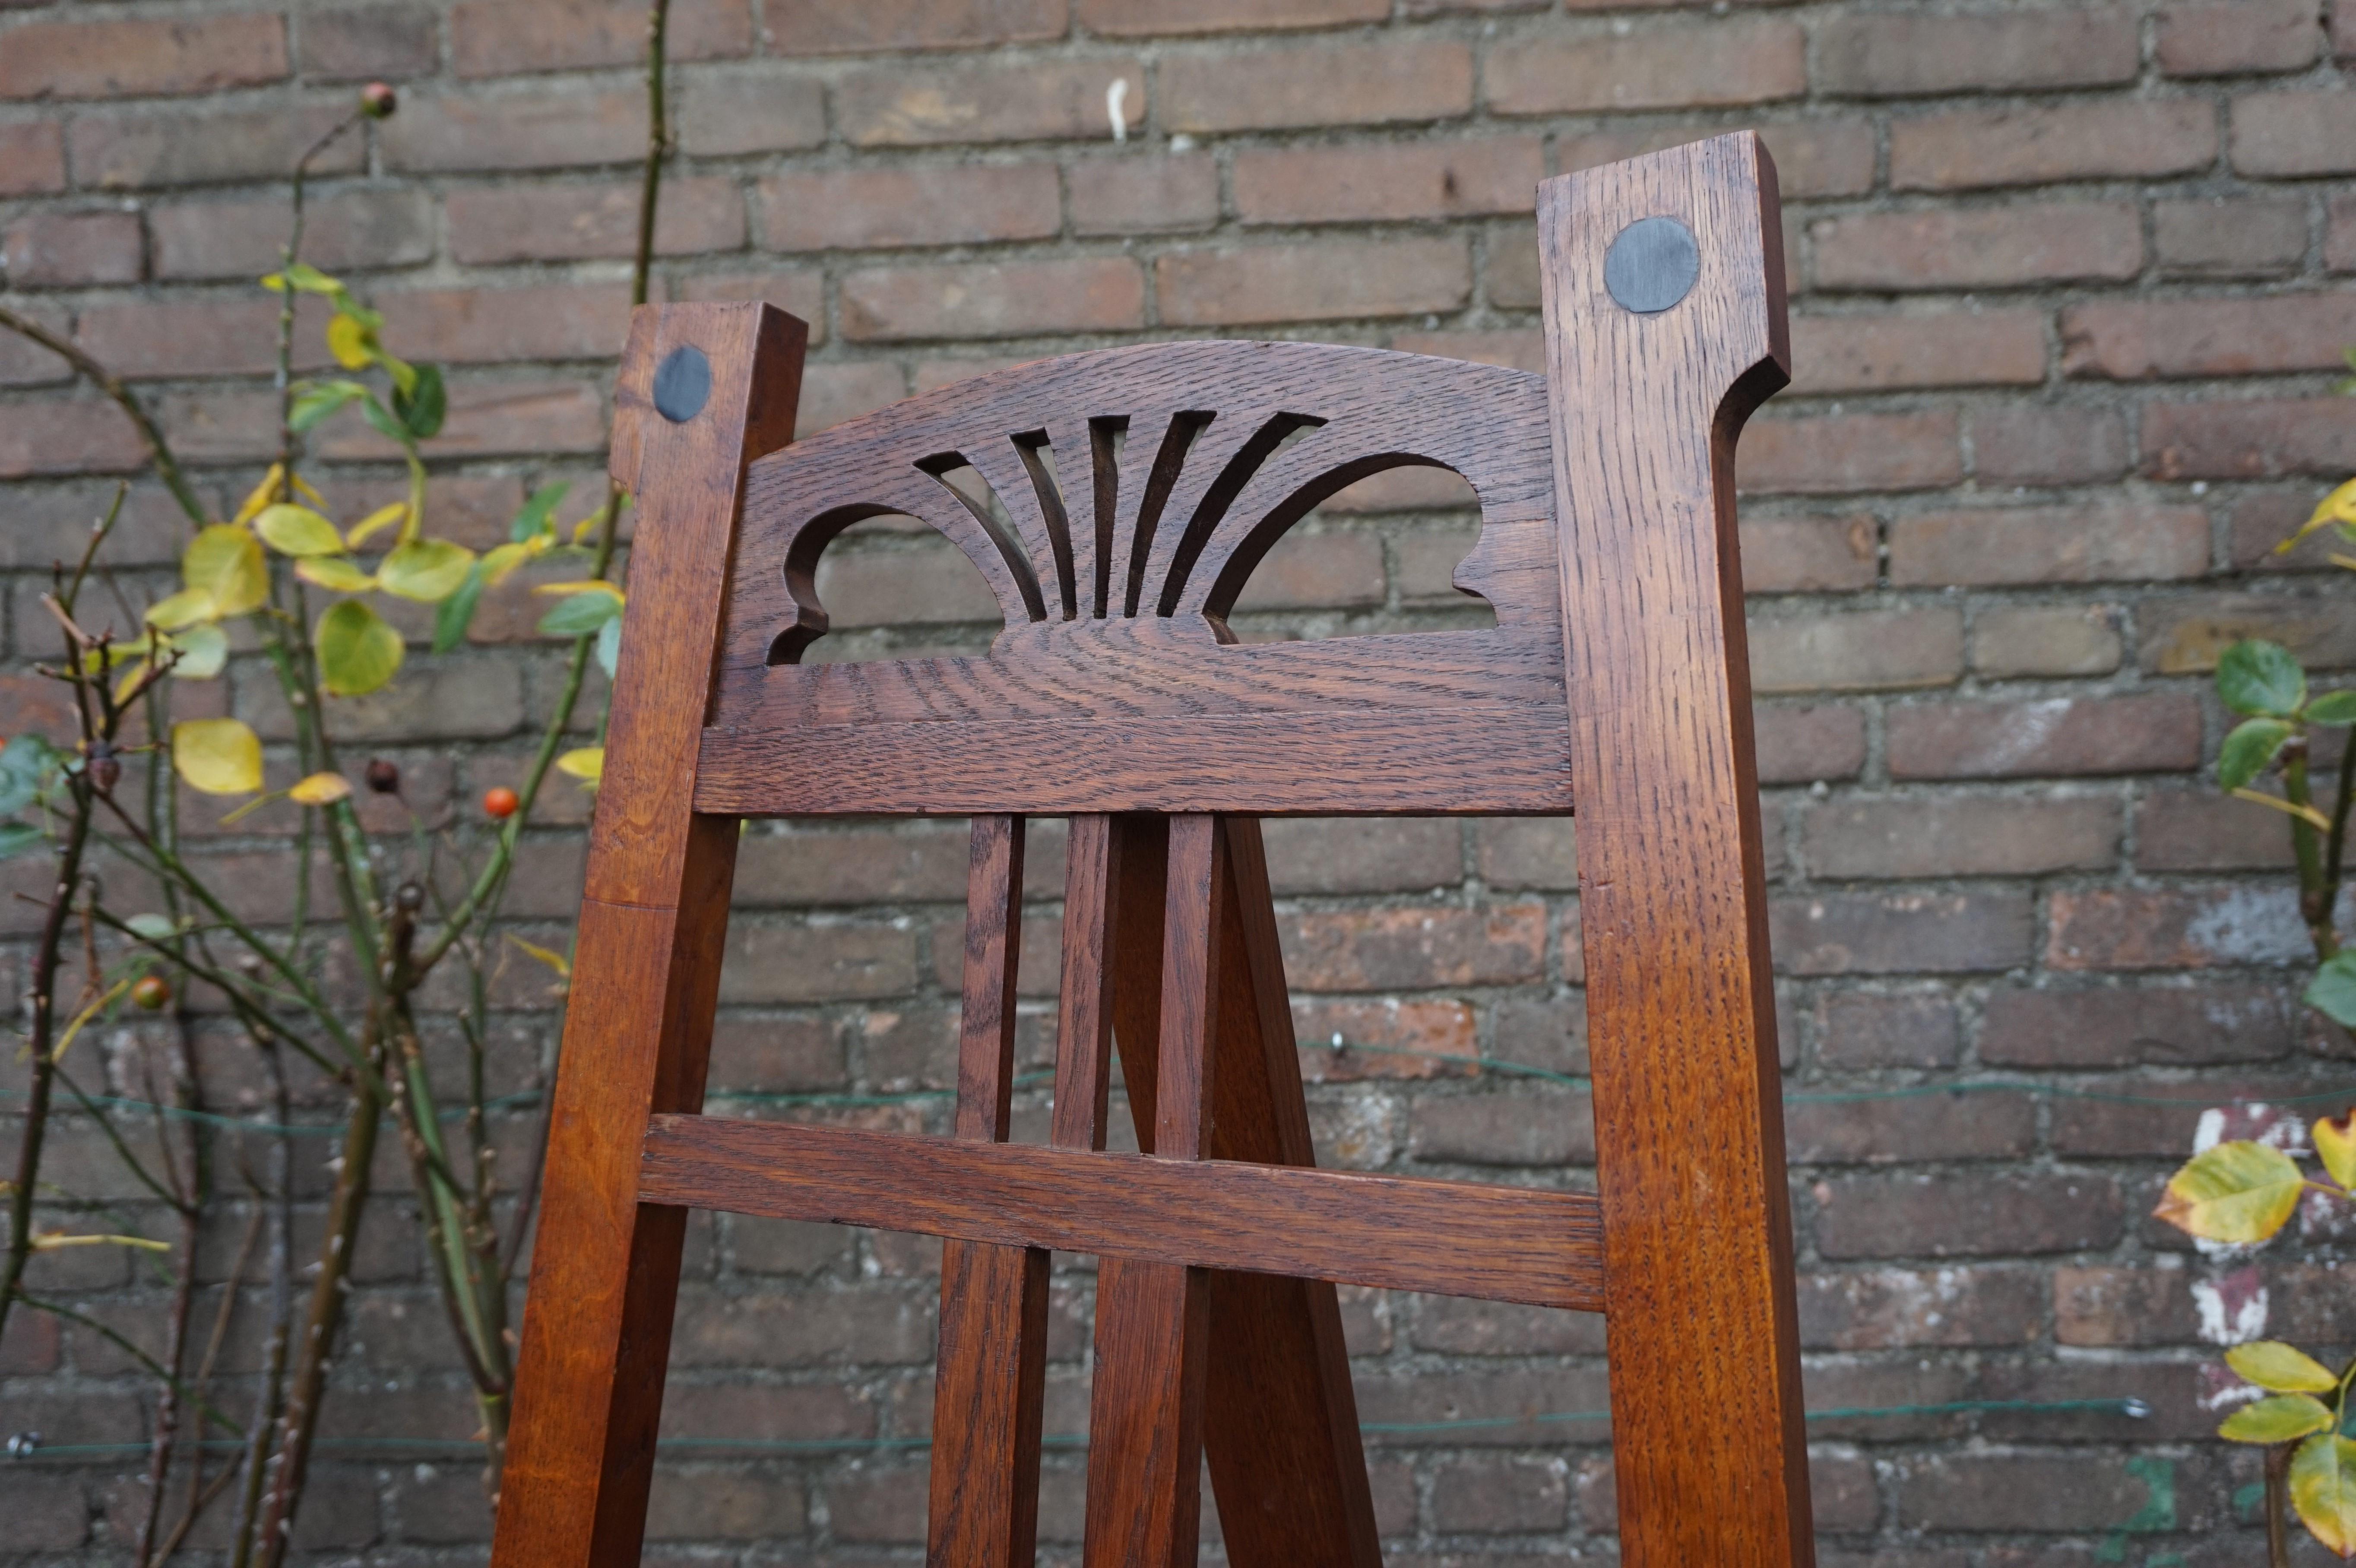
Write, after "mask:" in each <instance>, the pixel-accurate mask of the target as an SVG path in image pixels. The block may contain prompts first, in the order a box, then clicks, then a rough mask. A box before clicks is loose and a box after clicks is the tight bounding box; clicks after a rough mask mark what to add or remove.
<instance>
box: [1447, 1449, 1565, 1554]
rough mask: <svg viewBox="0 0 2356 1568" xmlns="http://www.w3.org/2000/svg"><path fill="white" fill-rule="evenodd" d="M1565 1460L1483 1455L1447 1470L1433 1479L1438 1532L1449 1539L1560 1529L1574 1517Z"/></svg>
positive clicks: (1463, 1461)
mask: <svg viewBox="0 0 2356 1568" xmlns="http://www.w3.org/2000/svg"><path fill="white" fill-rule="evenodd" d="M1568 1469H1569V1467H1568V1466H1565V1465H1564V1463H1563V1462H1562V1461H1561V1460H1560V1459H1506V1458H1491V1457H1487V1456H1483V1457H1480V1458H1475V1459H1466V1460H1459V1461H1456V1462H1454V1463H1451V1464H1447V1465H1443V1466H1440V1470H1439V1471H1438V1473H1437V1474H1436V1475H1434V1477H1432V1483H1431V1520H1432V1527H1433V1528H1434V1529H1436V1530H1443V1531H1446V1532H1447V1533H1449V1534H1451V1535H1455V1534H1462V1533H1467V1532H1471V1533H1479V1534H1505V1533H1513V1532H1522V1531H1536V1530H1561V1529H1562V1528H1563V1526H1564V1524H1565V1523H1566V1522H1568V1520H1569V1516H1570V1486H1569V1480H1570V1477H1569V1473H1568Z"/></svg>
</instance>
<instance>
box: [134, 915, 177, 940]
mask: <svg viewBox="0 0 2356 1568" xmlns="http://www.w3.org/2000/svg"><path fill="white" fill-rule="evenodd" d="M123 924H124V925H126V926H128V927H130V928H131V929H133V930H134V931H135V932H137V933H138V934H139V935H140V936H143V937H145V938H146V939H147V940H149V941H151V942H160V941H166V940H169V939H171V938H172V937H175V936H177V935H178V934H179V930H180V928H179V925H178V924H177V922H176V921H175V920H174V919H173V918H172V917H171V916H169V915H134V916H132V917H131V918H129V919H127V920H125V921H123Z"/></svg>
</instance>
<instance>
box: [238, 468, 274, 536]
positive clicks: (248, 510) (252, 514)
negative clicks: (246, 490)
mask: <svg viewBox="0 0 2356 1568" xmlns="http://www.w3.org/2000/svg"><path fill="white" fill-rule="evenodd" d="M284 478H286V470H285V469H284V468H283V467H279V465H277V464H275V463H273V464H271V465H270V472H268V473H266V474H264V475H262V483H260V484H258V485H256V486H254V487H253V489H252V493H250V494H249V495H247V497H246V498H245V499H244V501H243V502H241V504H240V505H239V507H238V509H237V515H236V516H235V517H233V518H231V519H230V523H231V524H232V525H233V526H235V527H239V528H242V527H244V526H245V525H246V524H247V523H249V522H252V521H253V520H254V519H255V518H256V517H257V516H259V515H260V514H261V511H262V508H263V507H266V506H268V505H269V504H270V503H271V502H272V501H274V500H276V499H278V487H279V484H280V482H281V481H283V480H284Z"/></svg>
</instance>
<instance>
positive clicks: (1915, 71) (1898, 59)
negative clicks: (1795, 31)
mask: <svg viewBox="0 0 2356 1568" xmlns="http://www.w3.org/2000/svg"><path fill="white" fill-rule="evenodd" d="M2136 53H2137V50H2136V17H2135V16H2134V15H2133V14H2132V13H2131V12H2130V11H2128V10H2127V8H2126V7H2125V6H2122V5H2087V6H2056V7H2053V8H2051V9H2045V10H2007V11H1987V12H1980V13H1978V14H1976V15H1974V14H1965V15H1960V16H1908V15H1906V14H1905V13H1903V12H1881V13H1867V14H1864V15H1851V16H1833V17H1831V18H1830V19H1829V20H1827V21H1826V24H1825V25H1824V27H1822V28H1820V29H1819V30H1818V32H1817V34H1816V88H1817V91H1821V92H1831V93H1838V94H1841V95H1843V96H1849V97H1858V98H1893V97H1903V96H1905V95H1907V94H1910V93H1932V92H1954V91H1968V90H1969V89H1972V88H1997V89H2006V90H2012V91H2021V90H2030V91H2033V90H2035V89H2038V88H2048V87H2092V86H2095V85H2098V84H2101V83H2104V82H2113V81H2133V80H2134V78H2135V74H2136V64H2137V60H2136Z"/></svg>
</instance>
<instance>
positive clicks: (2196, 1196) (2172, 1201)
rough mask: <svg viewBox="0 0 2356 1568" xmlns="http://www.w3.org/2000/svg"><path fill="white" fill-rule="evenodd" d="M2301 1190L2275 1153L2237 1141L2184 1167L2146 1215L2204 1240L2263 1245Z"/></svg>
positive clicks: (2301, 1182) (2291, 1168)
mask: <svg viewBox="0 0 2356 1568" xmlns="http://www.w3.org/2000/svg"><path fill="white" fill-rule="evenodd" d="M2305 1185H2306V1178H2305V1177H2304V1176H2300V1175H2299V1169H2298V1163H2297V1161H2296V1160H2293V1159H2292V1158H2291V1157H2290V1156H2289V1155H2286V1154H2284V1153H2283V1152H2282V1151H2281V1150H2280V1149H2275V1148H2269V1147H2267V1146H2266V1145H2265V1144H2254V1143H2250V1142H2247V1141H2245V1140H2237V1141H2235V1142H2233V1143H2228V1144H2218V1145H2217V1146H2216V1147H2215V1148H2213V1149H2207V1150H2204V1151H2202V1152H2201V1154H2198V1155H2194V1156H2193V1157H2192V1158H2191V1159H2190V1160H2188V1161H2187V1162H2185V1165H2184V1166H2183V1168H2181V1169H2180V1170H2179V1171H2178V1172H2177V1173H2176V1174H2175V1175H2174V1176H2170V1177H2169V1182H2168V1190H2167V1192H2166V1193H2165V1194H2163V1195H2162V1196H2161V1197H2160V1200H2159V1207H2158V1208H2155V1209H2154V1210H2152V1212H2153V1213H2154V1214H2157V1215H2158V1217H2159V1218H2160V1219H2165V1220H2167V1221H2168V1222H2169V1224H2170V1225H2173V1226H2175V1227H2176V1228H2177V1229H2178V1230H2183V1231H2187V1232H2189V1233H2190V1234H2191V1235H2194V1236H2199V1237H2202V1238H2204V1239H2206V1240H2211V1241H2263V1240H2265V1239H2266V1238H2267V1237H2269V1236H2272V1235H2273V1234H2274V1233H2275V1232H2276V1231H2277V1230H2281V1229H2282V1228H2283V1226H2284V1225H2285V1224H2286V1223H2287V1222H2288V1221H2289V1219H2290V1217H2291V1214H2292V1212H2293V1211H2294V1210H2295V1209H2297V1208H2298V1195H2299V1191H2300V1189H2301V1188H2302V1187H2305Z"/></svg>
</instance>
